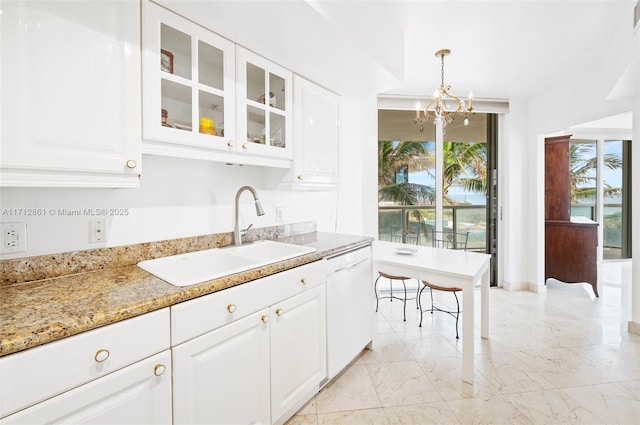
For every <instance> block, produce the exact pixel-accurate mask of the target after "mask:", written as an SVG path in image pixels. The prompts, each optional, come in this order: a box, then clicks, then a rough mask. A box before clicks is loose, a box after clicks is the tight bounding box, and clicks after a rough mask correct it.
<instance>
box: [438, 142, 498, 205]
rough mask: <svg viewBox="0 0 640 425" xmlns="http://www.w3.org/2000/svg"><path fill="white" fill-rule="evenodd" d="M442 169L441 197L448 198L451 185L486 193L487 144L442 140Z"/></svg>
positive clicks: (447, 200)
mask: <svg viewBox="0 0 640 425" xmlns="http://www.w3.org/2000/svg"><path fill="white" fill-rule="evenodd" d="M442 147H443V156H444V169H443V172H442V197H443V199H444V202H445V203H447V204H452V203H453V201H452V200H451V199H449V197H448V194H449V189H450V188H451V187H454V186H455V187H461V188H463V189H465V190H467V191H471V192H480V193H487V144H486V143H480V142H464V143H463V142H443V146H442Z"/></svg>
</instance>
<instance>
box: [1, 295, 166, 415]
mask: <svg viewBox="0 0 640 425" xmlns="http://www.w3.org/2000/svg"><path fill="white" fill-rule="evenodd" d="M169 346H170V339H169V309H168V308H165V309H162V310H157V311H154V312H151V313H147V314H143V315H142V316H138V317H134V318H131V319H127V320H124V321H121V322H117V323H114V324H111V325H108V326H104V327H101V328H98V329H94V330H91V331H88V332H84V333H81V334H79V335H75V336H71V337H68V338H64V339H61V340H59V341H55V342H51V343H49V344H45V345H41V346H39V347H34V348H31V349H29V350H25V351H21V352H18V353H15V354H10V355H8V356H4V357H0V417H1V418H2V419H0V424H2V425H6V424H40V423H64V424H84V423H92V424H125V423H126V424H164V423H171V352H170V350H169Z"/></svg>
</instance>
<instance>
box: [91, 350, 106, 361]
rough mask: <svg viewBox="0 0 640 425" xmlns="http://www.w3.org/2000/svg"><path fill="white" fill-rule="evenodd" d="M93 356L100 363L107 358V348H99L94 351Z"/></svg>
mask: <svg viewBox="0 0 640 425" xmlns="http://www.w3.org/2000/svg"><path fill="white" fill-rule="evenodd" d="M93 358H94V359H95V361H96V362H98V363H102V362H104V361H105V360H107V359H108V358H109V350H105V349H100V350H98V351H96V355H95V356H94V357H93Z"/></svg>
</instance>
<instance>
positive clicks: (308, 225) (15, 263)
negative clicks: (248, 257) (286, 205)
mask: <svg viewBox="0 0 640 425" xmlns="http://www.w3.org/2000/svg"><path fill="white" fill-rule="evenodd" d="M315 231H316V223H315V221H308V222H300V223H291V224H285V225H280V226H270V227H263V228H255V229H253V228H252V229H250V230H249V231H248V232H247V234H246V236H244V237H243V240H244V241H245V242H252V241H256V240H260V239H277V238H283V237H288V236H295V235H300V234H306V233H313V232H315ZM231 244H233V233H232V232H226V233H215V234H211V235H202V236H192V237H187V238H179V239H170V240H164V241H156V242H145V243H141V244H135V245H124V246H115V247H109V248H98V249H90V250H84V251H73V252H63V253H57V254H50V255H41V256H37V257H27V258H17V259H11V260H4V261H0V276H2V277H1V279H0V287H2V286H7V285H13V284H19V283H23V282H32V281H34V280H42V279H50V278H54V277H60V276H66V275H71V274H78V273H87V272H92V271H96V270H102V269H106V268H115V267H123V266H128V265H132V264H137V263H138V262H140V261H143V260H150V259H153V258H158V257H165V256H167V255H176V254H183V253H186V252H192V251H200V250H203V249H210V248H220V247H223V246H227V245H231Z"/></svg>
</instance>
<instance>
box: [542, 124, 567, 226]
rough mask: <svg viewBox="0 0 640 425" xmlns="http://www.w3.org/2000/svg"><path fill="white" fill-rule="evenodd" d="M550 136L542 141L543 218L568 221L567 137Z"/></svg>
mask: <svg viewBox="0 0 640 425" xmlns="http://www.w3.org/2000/svg"><path fill="white" fill-rule="evenodd" d="M570 137H571V136H560V137H550V138H547V139H545V143H544V170H545V171H544V172H545V175H544V212H545V214H544V218H545V220H563V221H569V218H570V215H571V213H570V210H571V174H570V170H569V138H570Z"/></svg>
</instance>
